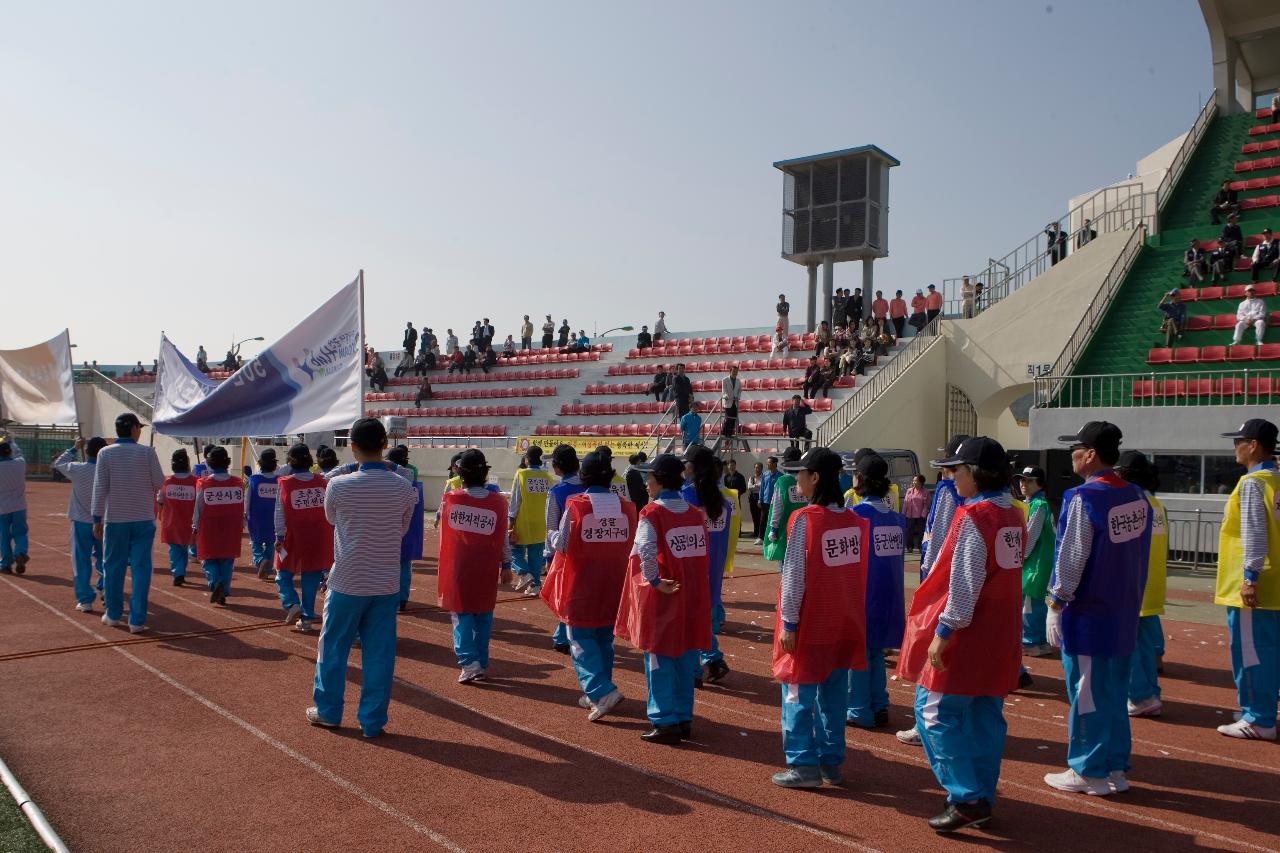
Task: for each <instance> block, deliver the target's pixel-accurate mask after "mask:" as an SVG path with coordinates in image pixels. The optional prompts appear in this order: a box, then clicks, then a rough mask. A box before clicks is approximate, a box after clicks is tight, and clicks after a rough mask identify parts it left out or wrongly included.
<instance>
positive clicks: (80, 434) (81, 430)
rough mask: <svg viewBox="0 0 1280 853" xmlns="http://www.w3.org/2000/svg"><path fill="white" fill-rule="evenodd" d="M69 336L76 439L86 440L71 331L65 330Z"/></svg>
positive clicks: (68, 363) (68, 367)
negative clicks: (81, 418) (82, 424)
mask: <svg viewBox="0 0 1280 853" xmlns="http://www.w3.org/2000/svg"><path fill="white" fill-rule="evenodd" d="M63 333H64V334H65V335H66V336H67V370H69V371H70V372H71V406H72V408H74V409H75V412H76V438H84V427H83V426H81V425H80V398H79V395H78V394H76V363H75V361H74V360H73V359H72V358H71V329H64V330H63Z"/></svg>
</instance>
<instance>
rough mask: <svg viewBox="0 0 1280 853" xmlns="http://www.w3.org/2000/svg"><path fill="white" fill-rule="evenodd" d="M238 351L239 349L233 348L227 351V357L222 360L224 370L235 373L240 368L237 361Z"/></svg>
mask: <svg viewBox="0 0 1280 853" xmlns="http://www.w3.org/2000/svg"><path fill="white" fill-rule="evenodd" d="M238 349H239V347H232V348H231V349H229V350H227V357H226V358H224V359H223V360H222V369H223V370H226V371H228V372H231V373H234V372H235V371H236V370H237V369H238V368H239V366H240V363H239V362H238V361H237V360H236V355H237V354H238V353H237V350H238Z"/></svg>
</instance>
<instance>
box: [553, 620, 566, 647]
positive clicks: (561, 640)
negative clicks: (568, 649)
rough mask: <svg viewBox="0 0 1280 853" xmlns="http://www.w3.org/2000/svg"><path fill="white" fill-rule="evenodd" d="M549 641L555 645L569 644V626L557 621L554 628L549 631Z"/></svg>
mask: <svg viewBox="0 0 1280 853" xmlns="http://www.w3.org/2000/svg"><path fill="white" fill-rule="evenodd" d="M551 642H553V643H555V644H556V645H557V646H567V645H569V626H568V625H566V624H564V623H563V622H557V623H556V629H555V630H554V631H552V632H551Z"/></svg>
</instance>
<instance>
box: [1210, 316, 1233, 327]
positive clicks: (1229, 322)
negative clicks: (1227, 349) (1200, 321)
mask: <svg viewBox="0 0 1280 853" xmlns="http://www.w3.org/2000/svg"><path fill="white" fill-rule="evenodd" d="M1213 327H1214V328H1215V329H1234V328H1235V327H1236V315H1235V314H1215V315H1214V317H1213Z"/></svg>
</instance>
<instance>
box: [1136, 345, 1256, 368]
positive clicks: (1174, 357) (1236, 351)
mask: <svg viewBox="0 0 1280 853" xmlns="http://www.w3.org/2000/svg"><path fill="white" fill-rule="evenodd" d="M1276 360H1280V344H1262V345H1260V346H1254V345H1253V344H1236V345H1234V346H1220V347H1177V348H1175V349H1169V348H1168V347H1157V348H1156V349H1153V350H1150V351H1149V352H1148V353H1147V364H1217V363H1220V362H1224V361H1276Z"/></svg>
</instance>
